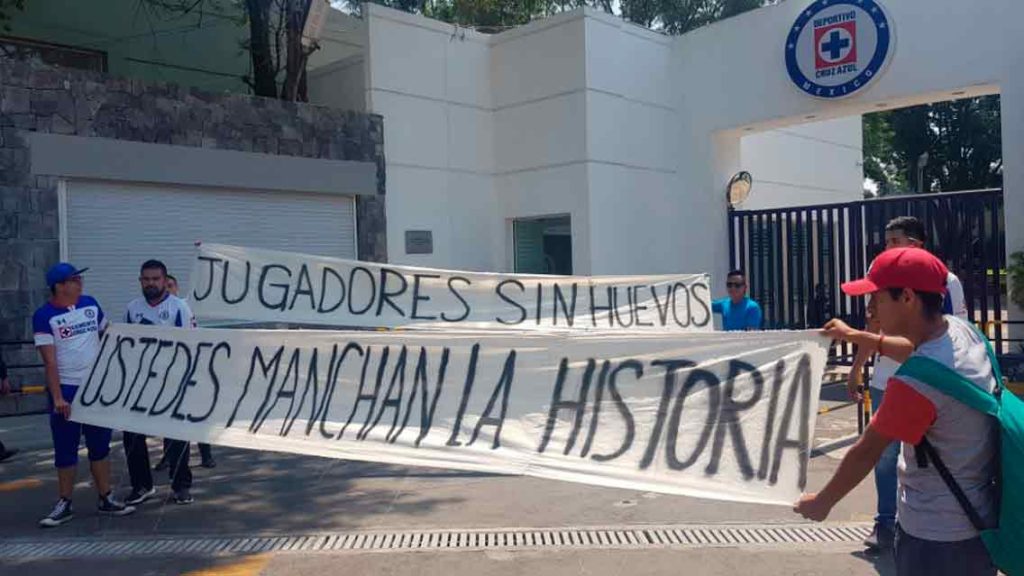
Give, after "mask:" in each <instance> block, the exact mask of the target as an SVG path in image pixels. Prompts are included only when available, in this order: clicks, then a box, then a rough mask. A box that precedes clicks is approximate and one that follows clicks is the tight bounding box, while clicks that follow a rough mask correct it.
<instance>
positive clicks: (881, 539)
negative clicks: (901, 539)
mask: <svg viewBox="0 0 1024 576" xmlns="http://www.w3.org/2000/svg"><path fill="white" fill-rule="evenodd" d="M895 542H896V533H895V532H893V529H892V528H889V527H888V526H883V525H881V524H875V527H874V528H872V529H871V534H868V537H867V538H865V539H864V546H865V547H866V548H867V549H868V550H869V551H873V552H881V551H886V550H892V549H893V547H894V545H895Z"/></svg>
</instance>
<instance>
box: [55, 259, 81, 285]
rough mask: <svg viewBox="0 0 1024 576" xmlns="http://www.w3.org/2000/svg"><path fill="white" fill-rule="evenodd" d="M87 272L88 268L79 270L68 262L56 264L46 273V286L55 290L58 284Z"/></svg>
mask: <svg viewBox="0 0 1024 576" xmlns="http://www.w3.org/2000/svg"><path fill="white" fill-rule="evenodd" d="M86 270H88V268H82V269H78V268H75V267H74V266H72V265H71V264H68V263H67V262H60V263H58V264H54V265H53V267H52V268H50V270H49V271H47V272H46V285H47V286H49V287H50V288H53V287H54V286H56V285H57V284H60V283H61V282H66V281H67V280H69V279H71V278H73V277H75V276H78V275H80V274H82V273H83V272H85V271H86Z"/></svg>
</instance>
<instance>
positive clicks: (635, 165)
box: [585, 11, 687, 274]
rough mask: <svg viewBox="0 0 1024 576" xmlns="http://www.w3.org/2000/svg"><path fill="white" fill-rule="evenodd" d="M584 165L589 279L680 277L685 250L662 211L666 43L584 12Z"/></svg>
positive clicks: (668, 172)
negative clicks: (681, 254)
mask: <svg viewBox="0 0 1024 576" xmlns="http://www.w3.org/2000/svg"><path fill="white" fill-rule="evenodd" d="M585 14H586V19H585V20H586V26H587V38H586V46H587V54H586V57H587V64H586V69H587V133H586V137H587V164H588V180H589V200H590V220H591V231H590V232H591V233H590V246H591V253H592V269H591V271H592V273H594V274H633V273H641V274H642V273H667V272H679V271H681V270H680V269H679V268H677V267H676V266H675V262H676V259H675V258H673V257H672V256H671V255H672V253H673V252H676V251H678V250H679V248H680V246H681V245H683V244H685V243H686V242H687V238H686V237H685V235H684V234H682V233H681V231H680V230H679V229H678V228H676V227H675V225H674V221H675V217H674V215H673V214H672V213H671V212H668V211H665V210H663V209H662V208H661V207H663V206H665V205H666V202H668V201H670V199H671V196H673V195H674V191H673V189H672V184H673V181H674V173H675V165H674V164H675V156H676V154H677V153H678V148H677V146H676V144H675V140H674V138H673V133H674V132H675V131H676V130H677V129H678V126H679V123H680V118H679V116H678V115H677V113H676V110H675V108H674V106H673V105H672V93H671V83H670V82H669V79H668V78H669V76H668V73H669V69H670V63H671V56H672V49H671V38H669V37H667V36H664V35H661V34H657V33H654V32H651V31H650V30H647V29H645V28H641V27H639V26H635V25H632V24H628V23H625V22H623V21H622V20H621V19H619V18H616V17H613V16H609V15H607V14H603V13H601V12H597V11H593V12H591V11H587V12H586V13H585Z"/></svg>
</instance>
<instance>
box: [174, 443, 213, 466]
mask: <svg viewBox="0 0 1024 576" xmlns="http://www.w3.org/2000/svg"><path fill="white" fill-rule="evenodd" d="M171 442H174V440H170V439H167V438H164V459H167V458H169V456H168V455H167V446H168V445H170V443H171ZM199 457H200V458H202V459H203V462H206V461H207V460H210V459H211V458H213V450H211V449H210V445H209V444H203V443H202V442H199Z"/></svg>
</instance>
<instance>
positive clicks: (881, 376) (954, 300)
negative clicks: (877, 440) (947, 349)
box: [848, 216, 967, 550]
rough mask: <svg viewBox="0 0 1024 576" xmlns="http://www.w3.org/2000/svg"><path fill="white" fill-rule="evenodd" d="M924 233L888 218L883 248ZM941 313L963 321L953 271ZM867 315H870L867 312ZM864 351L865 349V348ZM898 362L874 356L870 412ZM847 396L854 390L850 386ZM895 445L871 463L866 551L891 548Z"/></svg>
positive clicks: (857, 368)
mask: <svg viewBox="0 0 1024 576" xmlns="http://www.w3.org/2000/svg"><path fill="white" fill-rule="evenodd" d="M927 241H928V234H927V232H926V231H925V226H924V224H923V223H922V222H921V221H920V220H918V219H917V218H915V217H913V216H900V217H898V218H894V219H892V220H890V221H889V223H888V224H886V226H885V249H886V250H891V249H893V248H924V245H925V243H926V242H927ZM942 309H943V314H952V315H954V316H956V317H958V318H960V319H962V320H967V301H966V300H965V299H964V287H963V285H962V284H961V283H960V279H959V278H957V277H956V274H953V273H952V272H948V273H947V276H946V296H945V298H944V300H943V306H942ZM869 315H870V314H869ZM868 329H869V330H870V331H871V332H875V333H878V332H879V328H878V321H877V319H869V324H868ZM865 352H866V350H865ZM868 356H869V354H861V355H860V356H859V360H860V361H857V362H854V366H853V368H852V370H851V373H856V374H860V373H861V368H862V366H863V361H864V360H867V358H868ZM899 367H900V363H899V362H897V361H896V360H894V359H892V358H890V357H888V356H884V355H881V354H879V355H876V357H875V367H874V370H873V372H872V375H871V380H870V382H869V386H870V390H871V396H870V397H871V413H872V414H874V413H876V412H878V407H879V406H881V405H882V400H883V399H884V398H885V388H886V384H887V383H888V382H889V378H892V376H893V375H894V374H896V370H897V369H898V368H899ZM855 384H856V380H855V379H853V378H851V379H850V380H849V381H848V385H849V386H851V388H852V386H855ZM850 394H851V396H854V395H856V394H857V393H856V392H855V391H854V390H852V389H851V391H850ZM899 452H900V451H899V444H897V443H896V442H893V443H892V444H891V445H890V446H889V448H888V449H887V450H886V451H885V454H883V455H882V458H881V460H879V461H878V464H877V465H876V466H875V493H876V502H877V508H876V510H877V512H876V515H875V526H874V529H873V530H872V531H871V534H870V535H869V536H868V537H867V539H865V540H864V545H865V546H867V547H868V549H869V550H889V549H891V548H892V545H893V539H894V537H895V534H896V532H895V527H896V465H897V460H898V458H899Z"/></svg>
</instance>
